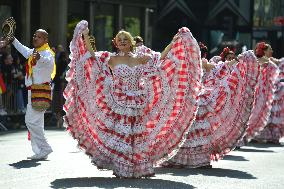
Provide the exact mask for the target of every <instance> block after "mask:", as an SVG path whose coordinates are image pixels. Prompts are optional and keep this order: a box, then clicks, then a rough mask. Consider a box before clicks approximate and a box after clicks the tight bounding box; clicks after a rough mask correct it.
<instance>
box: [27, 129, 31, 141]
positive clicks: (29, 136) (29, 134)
mask: <svg viewBox="0 0 284 189" xmlns="http://www.w3.org/2000/svg"><path fill="white" fill-rule="evenodd" d="M28 140H31V133H30V131H28Z"/></svg>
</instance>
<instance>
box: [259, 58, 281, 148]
mask: <svg viewBox="0 0 284 189" xmlns="http://www.w3.org/2000/svg"><path fill="white" fill-rule="evenodd" d="M276 62H279V65H278V68H279V71H280V73H279V76H278V78H277V82H276V91H275V93H274V98H273V102H272V108H271V112H270V117H269V120H268V124H267V125H266V126H265V128H264V130H263V131H262V132H261V133H260V135H259V136H257V137H256V139H257V140H262V141H266V142H271V143H274V144H279V140H280V139H281V138H282V137H284V82H283V79H284V58H282V59H280V60H279V61H278V60H276Z"/></svg>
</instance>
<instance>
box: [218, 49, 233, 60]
mask: <svg viewBox="0 0 284 189" xmlns="http://www.w3.org/2000/svg"><path fill="white" fill-rule="evenodd" d="M230 52H231V49H230V48H229V47H225V48H224V49H223V52H222V53H221V54H220V57H221V60H222V61H223V62H225V58H226V56H227V55H228V54H230Z"/></svg>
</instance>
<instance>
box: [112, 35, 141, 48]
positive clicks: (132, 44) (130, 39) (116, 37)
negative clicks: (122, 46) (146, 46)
mask: <svg viewBox="0 0 284 189" xmlns="http://www.w3.org/2000/svg"><path fill="white" fill-rule="evenodd" d="M120 35H125V36H126V37H127V39H128V40H129V41H130V43H131V47H130V50H131V51H133V50H134V46H135V44H136V43H135V41H134V38H133V37H132V35H131V34H130V33H129V32H127V31H124V30H120V31H119V32H118V33H117V34H116V36H115V42H116V40H117V39H118V37H119V36H120Z"/></svg>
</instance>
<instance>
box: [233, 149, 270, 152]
mask: <svg viewBox="0 0 284 189" xmlns="http://www.w3.org/2000/svg"><path fill="white" fill-rule="evenodd" d="M237 151H240V152H270V153H271V152H273V153H274V151H273V150H259V149H253V148H241V149H238V150H237Z"/></svg>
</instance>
